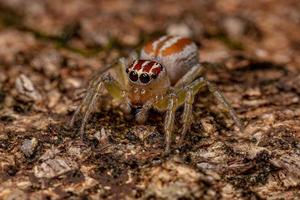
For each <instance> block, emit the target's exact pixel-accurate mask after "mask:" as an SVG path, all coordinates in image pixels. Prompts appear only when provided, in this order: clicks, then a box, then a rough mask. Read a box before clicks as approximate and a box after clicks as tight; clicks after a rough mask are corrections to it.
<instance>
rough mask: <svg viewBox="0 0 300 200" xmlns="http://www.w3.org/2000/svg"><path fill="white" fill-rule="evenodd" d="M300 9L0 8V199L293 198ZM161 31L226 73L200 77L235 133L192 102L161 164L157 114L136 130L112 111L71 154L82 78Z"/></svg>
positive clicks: (295, 5) (181, 4)
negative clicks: (229, 109) (189, 41)
mask: <svg viewBox="0 0 300 200" xmlns="http://www.w3.org/2000/svg"><path fill="white" fill-rule="evenodd" d="M299 11H300V3H299V1H297V0H294V1H293V0H285V1H281V0H269V1H241V0H240V1H235V0H228V1H223V0H219V1H216V0H214V1H200V0H199V1H196V0H194V1H191V0H188V1H167V0H165V1H162V0H157V1H126V3H125V1H124V0H119V1H115V0H113V1H94V0H85V1H82V0H75V1H64V3H63V4H62V1H60V0H51V1H50V0H49V1H40V0H26V1H23V0H13V1H12V0H1V1H0V199H26V198H29V199H105V198H108V199H120V198H126V199H134V198H142V199H200V198H201V199H297V198H300V190H299V189H300V173H299V171H300V150H299V148H300V143H299V138H300V100H299V97H300V73H299V71H300V56H299V55H300V12H299ZM166 33H168V34H181V35H186V36H189V37H191V38H193V39H194V40H195V41H196V42H197V44H198V45H199V47H200V58H201V60H202V61H209V62H211V61H213V62H216V63H221V64H224V65H223V66H221V65H220V66H219V67H215V68H210V69H207V70H206V75H207V78H208V79H209V80H211V81H213V82H215V83H216V84H217V85H218V87H219V88H220V89H221V90H222V91H223V92H224V94H225V96H226V97H228V99H229V100H230V102H232V105H233V107H234V108H235V109H236V111H237V113H238V114H239V116H240V118H241V119H242V120H243V121H244V122H245V124H246V129H245V131H244V132H243V133H239V132H238V131H237V130H236V128H235V127H234V125H233V123H232V121H231V120H230V119H229V118H228V117H227V116H226V115H224V114H222V107H221V106H216V105H217V104H216V103H215V101H214V100H213V98H212V97H211V96H210V95H209V94H208V93H206V92H204V93H201V94H199V96H198V98H197V100H196V102H195V105H194V113H193V114H194V120H193V125H192V128H191V131H190V132H189V133H188V134H187V138H186V139H185V142H184V144H183V145H182V146H178V145H176V144H173V150H172V152H171V154H170V155H169V156H168V157H165V156H163V155H162V152H163V149H164V136H163V133H162V129H163V117H162V116H161V115H160V114H159V113H155V112H153V113H151V115H150V116H151V117H150V121H149V122H148V123H147V124H145V125H137V124H135V123H134V122H132V121H131V120H128V119H127V118H126V117H125V116H123V115H122V112H121V111H120V110H119V109H118V108H116V107H115V106H114V105H111V104H107V106H105V107H104V108H103V109H102V111H98V112H96V113H94V114H93V116H92V118H91V119H90V121H89V123H88V125H87V128H86V132H87V134H88V135H89V140H88V141H85V142H82V141H81V139H80V137H79V135H78V134H77V133H78V132H77V131H78V125H79V124H77V125H76V127H75V128H70V127H68V122H69V120H70V118H71V115H72V113H73V111H74V109H75V108H76V105H78V103H79V102H80V101H79V100H80V99H79V97H80V96H82V95H81V94H82V92H83V91H84V89H85V88H86V85H87V83H88V80H89V77H90V75H91V74H92V73H93V72H95V70H97V69H99V68H101V66H103V65H105V64H107V63H109V62H110V61H111V60H112V59H114V58H116V57H118V56H119V55H123V54H125V55H126V54H128V53H129V52H130V51H131V50H132V49H139V48H140V47H141V45H142V44H143V43H144V42H145V41H147V40H149V39H152V38H155V37H157V36H160V35H163V34H166ZM181 114H182V109H179V110H178V112H177V118H176V121H177V123H176V124H177V126H176V128H177V130H178V131H176V134H177V135H178V133H179V130H180V116H181Z"/></svg>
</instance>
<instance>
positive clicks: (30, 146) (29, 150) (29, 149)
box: [21, 138, 38, 157]
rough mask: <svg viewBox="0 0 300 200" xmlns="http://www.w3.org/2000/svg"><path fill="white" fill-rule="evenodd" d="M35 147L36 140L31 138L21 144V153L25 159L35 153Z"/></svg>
mask: <svg viewBox="0 0 300 200" xmlns="http://www.w3.org/2000/svg"><path fill="white" fill-rule="evenodd" d="M37 145H38V140H37V139H36V138H32V139H31V140H29V139H26V140H24V141H23V143H22V146H21V151H22V152H23V154H24V155H25V156H26V157H30V156H32V155H33V153H34V152H35V149H36V147H37Z"/></svg>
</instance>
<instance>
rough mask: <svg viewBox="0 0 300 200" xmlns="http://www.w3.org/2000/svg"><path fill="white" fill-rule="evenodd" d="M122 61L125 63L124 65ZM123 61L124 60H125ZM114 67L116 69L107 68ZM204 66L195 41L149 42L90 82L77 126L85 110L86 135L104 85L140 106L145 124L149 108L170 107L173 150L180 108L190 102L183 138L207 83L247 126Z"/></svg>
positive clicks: (167, 125)
mask: <svg viewBox="0 0 300 200" xmlns="http://www.w3.org/2000/svg"><path fill="white" fill-rule="evenodd" d="M118 63H119V64H118ZM120 63H121V64H120ZM108 69H112V70H114V72H115V74H116V75H117V76H116V77H115V78H114V77H113V76H112V73H109V71H108V72H106V71H107V70H108ZM202 72H203V66H202V65H201V64H200V62H199V59H198V48H197V46H196V45H195V43H193V42H192V41H191V40H190V39H187V38H183V37H175V36H163V37H160V38H158V39H157V40H154V41H152V42H149V43H148V44H146V45H145V46H144V47H143V48H142V51H141V57H140V59H137V60H135V61H133V63H132V64H130V65H127V64H125V62H124V61H123V62H116V63H113V64H112V65H110V66H107V67H105V68H103V69H102V70H100V71H99V72H98V73H97V74H96V75H95V76H94V78H93V79H92V81H91V82H90V85H89V88H88V90H87V94H86V96H85V98H84V100H83V101H82V103H81V105H80V106H79V107H78V108H77V110H76V111H75V113H74V115H73V118H72V120H71V125H73V124H74V121H75V119H76V117H77V115H78V114H79V113H80V112H81V111H83V113H84V117H83V120H82V123H81V128H80V133H81V135H83V134H84V128H85V124H86V122H87V120H88V117H89V115H90V114H91V112H92V111H93V108H94V104H95V102H96V101H97V97H98V95H99V94H100V93H101V90H102V89H106V90H107V91H108V92H109V93H110V95H111V96H112V97H113V98H115V99H117V100H118V101H119V102H120V105H121V108H122V110H123V111H124V112H125V113H128V114H129V113H130V112H131V108H138V112H137V114H136V115H135V119H136V121H137V122H138V123H143V122H145V121H146V119H147V117H148V115H147V114H148V111H149V109H151V108H154V109H156V110H158V111H166V116H165V122H164V132H165V143H166V147H165V151H166V152H169V151H170V144H171V138H172V137H171V136H172V132H173V127H174V118H175V111H176V110H177V108H178V107H179V106H181V105H184V111H183V116H182V121H183V127H182V132H181V138H184V136H185V134H186V132H187V131H188V129H189V127H190V125H191V116H192V105H193V102H194V98H195V95H196V94H197V92H198V91H199V90H201V89H203V88H204V87H207V88H208V90H209V91H210V92H211V93H212V94H213V95H214V97H215V98H216V99H217V100H218V102H219V103H221V104H222V105H223V106H224V107H225V109H226V111H227V112H229V114H230V116H231V117H232V119H233V120H234V122H235V123H236V125H237V126H238V127H239V129H240V130H241V129H242V128H243V126H242V123H241V121H240V120H239V118H238V117H237V115H236V113H235V111H234V110H233V109H232V107H231V106H230V104H229V103H228V102H227V100H226V99H225V98H224V96H223V95H222V93H221V92H220V91H219V90H218V89H217V88H216V87H215V86H214V85H213V84H212V83H210V82H209V81H207V80H206V79H205V78H204V77H202V76H201V75H202Z"/></svg>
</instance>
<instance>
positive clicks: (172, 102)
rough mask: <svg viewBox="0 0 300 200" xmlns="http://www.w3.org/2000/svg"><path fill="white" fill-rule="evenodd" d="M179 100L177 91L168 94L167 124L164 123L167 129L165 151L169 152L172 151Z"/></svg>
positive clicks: (165, 129)
mask: <svg viewBox="0 0 300 200" xmlns="http://www.w3.org/2000/svg"><path fill="white" fill-rule="evenodd" d="M177 102H178V97H177V95H176V93H175V92H171V93H170V94H169V95H168V107H167V112H166V116H165V124H164V131H165V143H166V147H165V153H166V154H168V153H169V152H170V146H171V139H172V133H173V129H174V121H175V112H176V110H177V106H178V105H177Z"/></svg>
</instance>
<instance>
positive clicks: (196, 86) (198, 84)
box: [189, 77, 244, 131]
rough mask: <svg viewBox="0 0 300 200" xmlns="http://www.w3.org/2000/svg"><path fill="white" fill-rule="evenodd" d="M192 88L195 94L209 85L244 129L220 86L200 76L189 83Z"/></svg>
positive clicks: (214, 94)
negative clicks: (219, 88)
mask: <svg viewBox="0 0 300 200" xmlns="http://www.w3.org/2000/svg"><path fill="white" fill-rule="evenodd" d="M189 87H190V88H192V90H193V96H195V95H196V94H197V92H198V91H199V90H201V89H202V88H203V87H207V88H208V90H209V91H210V92H211V93H212V94H213V96H214V97H215V98H216V100H217V101H218V103H220V104H222V105H223V106H224V108H225V109H226V111H227V112H228V113H229V115H230V116H231V118H232V119H233V121H234V122H235V124H236V125H237V126H238V127H239V129H240V131H242V130H243V129H244V127H243V124H242V122H241V121H240V119H239V118H238V116H237V114H236V112H235V111H234V109H233V108H232V107H231V105H230V104H229V103H228V101H227V100H226V98H225V97H224V96H223V94H222V93H221V92H220V91H219V90H218V88H217V87H216V86H215V85H214V84H213V83H211V82H209V81H208V80H206V79H205V78H204V77H200V78H198V79H196V80H195V81H194V82H192V83H191V84H190V85H189Z"/></svg>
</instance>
